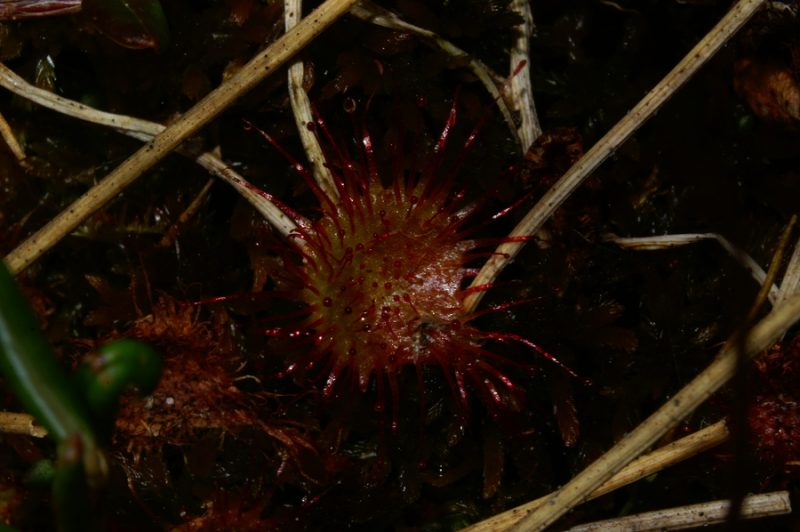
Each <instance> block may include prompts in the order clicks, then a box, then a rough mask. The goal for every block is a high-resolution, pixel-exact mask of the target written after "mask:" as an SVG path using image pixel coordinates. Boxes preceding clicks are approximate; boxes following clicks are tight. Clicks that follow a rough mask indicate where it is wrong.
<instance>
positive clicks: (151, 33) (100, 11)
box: [83, 0, 169, 49]
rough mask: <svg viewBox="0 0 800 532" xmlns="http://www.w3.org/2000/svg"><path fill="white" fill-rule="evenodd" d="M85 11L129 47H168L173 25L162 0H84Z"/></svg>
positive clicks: (102, 29)
mask: <svg viewBox="0 0 800 532" xmlns="http://www.w3.org/2000/svg"><path fill="white" fill-rule="evenodd" d="M83 9H84V12H86V14H87V15H88V16H89V18H90V20H91V23H92V24H93V25H94V27H95V28H96V29H97V30H98V31H100V32H101V33H102V34H103V35H105V36H106V37H108V38H109V39H111V40H112V41H114V42H115V43H117V44H119V45H120V46H124V47H125V48H133V49H144V48H155V49H161V48H164V47H165V46H166V45H167V44H168V43H169V29H168V28H167V20H166V18H165V17H164V11H163V10H162V9H161V4H160V3H159V1H158V0H84V2H83Z"/></svg>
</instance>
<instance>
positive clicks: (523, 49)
mask: <svg viewBox="0 0 800 532" xmlns="http://www.w3.org/2000/svg"><path fill="white" fill-rule="evenodd" d="M510 7H511V10H512V11H514V12H515V13H517V14H518V15H519V16H520V17H522V24H520V25H519V26H518V27H517V28H516V35H515V37H514V41H513V43H512V46H511V54H510V61H511V83H510V85H509V91H510V93H511V95H510V96H511V98H510V99H511V102H512V106H513V108H514V111H516V112H517V115H518V116H519V120H520V123H519V128H518V129H517V134H518V135H519V139H520V142H521V143H522V151H527V150H528V148H530V147H531V145H533V143H534V142H535V141H536V139H538V138H539V136H540V135H541V134H542V126H541V125H540V124H539V117H538V116H537V114H536V105H534V102H533V87H532V86H531V59H530V53H529V52H530V39H531V34H532V33H533V14H532V13H531V4H530V2H529V1H528V0H512V2H511V6H510ZM518 69H519V70H518Z"/></svg>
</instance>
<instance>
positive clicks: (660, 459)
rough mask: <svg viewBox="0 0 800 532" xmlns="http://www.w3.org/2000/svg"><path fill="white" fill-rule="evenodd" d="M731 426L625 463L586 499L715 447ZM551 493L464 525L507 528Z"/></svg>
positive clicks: (474, 529)
mask: <svg viewBox="0 0 800 532" xmlns="http://www.w3.org/2000/svg"><path fill="white" fill-rule="evenodd" d="M728 436H729V432H728V426H727V424H726V423H725V421H724V420H723V421H718V422H717V423H714V424H713V425H709V426H708V427H705V428H704V429H701V430H698V431H697V432H695V433H694V434H690V435H689V436H686V437H684V438H681V439H679V440H675V441H674V442H672V443H670V444H668V445H665V446H664V447H661V448H659V449H656V450H655V451H653V452H651V453H649V454H645V455H642V456H640V457H639V458H637V459H636V460H634V461H633V462H631V463H630V464H628V465H627V466H625V468H624V469H622V470H620V472H619V473H617V474H616V475H614V476H613V477H611V478H610V479H608V481H606V482H605V483H604V484H602V485H601V486H600V487H599V488H597V489H596V490H594V491H593V492H592V493H591V494H589V496H588V497H587V498H586V500H591V499H596V498H597V497H600V496H601V495H605V494H607V493H611V492H612V491H615V490H618V489H619V488H621V487H623V486H627V485H628V484H632V483H634V482H636V481H637V480H640V479H642V478H645V477H648V476H650V475H652V474H654V473H657V472H659V471H662V470H664V469H666V468H668V467H670V466H673V465H675V464H677V463H679V462H682V461H684V460H687V459H689V458H691V457H693V456H696V455H698V454H700V453H702V452H703V451H705V450H707V449H710V448H712V447H715V446H717V445H719V444H721V443H722V442H724V441H725V440H727V439H728ZM551 496H552V494H551V495H545V496H544V497H539V498H538V499H535V500H533V501H530V502H527V503H525V504H522V505H520V506H517V507H516V508H512V509H510V510H506V511H505V512H503V513H500V514H497V515H494V516H492V517H490V518H488V519H486V520H484V521H481V522H479V523H475V524H474V525H472V526H470V527H467V528H465V529H464V532H490V531H492V530H505V529H506V528H508V527H510V526H512V525H513V524H514V523H516V522H517V521H519V519H520V518H521V517H523V516H524V515H526V514H527V513H528V512H531V511H533V510H535V509H536V508H538V507H539V506H541V505H542V504H544V502H545V501H547V500H548V498H550V497H551Z"/></svg>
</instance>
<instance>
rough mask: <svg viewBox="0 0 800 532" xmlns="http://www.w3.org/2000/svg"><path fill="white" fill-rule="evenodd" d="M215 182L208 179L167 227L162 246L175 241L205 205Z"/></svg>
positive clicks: (160, 244)
mask: <svg viewBox="0 0 800 532" xmlns="http://www.w3.org/2000/svg"><path fill="white" fill-rule="evenodd" d="M213 184H214V179H209V180H208V181H206V184H205V185H203V188H201V189H200V192H198V193H197V194H196V195H195V197H194V199H192V202H191V203H189V206H188V207H186V208H185V209H184V210H183V212H182V213H181V214H180V216H178V219H177V220H175V222H174V223H173V224H172V225H171V226H170V227H169V229H167V231H166V232H165V233H164V236H163V237H161V240H159V242H158V245H159V246H160V247H162V248H168V247H170V246H171V245H172V243H173V242H175V238H177V236H178V233H179V232H180V230H181V228H182V227H183V226H185V225H186V223H187V222H188V221H189V220H191V219H192V217H193V216H194V215H195V214H196V213H197V211H199V210H200V207H202V206H203V201H205V199H206V196H208V191H209V190H211V186H212V185H213Z"/></svg>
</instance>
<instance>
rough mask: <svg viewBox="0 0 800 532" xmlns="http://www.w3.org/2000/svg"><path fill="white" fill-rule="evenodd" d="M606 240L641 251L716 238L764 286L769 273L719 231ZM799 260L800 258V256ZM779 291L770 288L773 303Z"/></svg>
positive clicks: (669, 247)
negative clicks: (718, 232)
mask: <svg viewBox="0 0 800 532" xmlns="http://www.w3.org/2000/svg"><path fill="white" fill-rule="evenodd" d="M604 240H606V241H608V242H612V243H614V244H616V245H618V246H619V247H622V248H626V249H635V250H639V251H653V250H662V249H671V248H676V247H680V246H686V245H689V244H695V243H697V242H702V241H704V240H714V241H715V242H717V243H718V244H719V245H720V246H722V248H723V249H724V250H725V251H726V252H727V253H728V255H730V256H731V257H732V258H733V259H734V260H735V261H737V262H738V263H739V264H740V265H741V266H742V267H743V268H744V269H745V270H746V271H747V272H748V273H749V274H750V276H751V277H752V278H753V279H755V280H756V282H757V283H758V284H759V285H762V286H763V285H764V281H765V280H766V278H767V273H766V272H765V271H764V269H763V268H761V266H759V264H758V263H757V262H756V261H755V260H753V258H752V257H751V256H750V255H748V254H747V253H745V252H744V251H742V250H741V249H739V248H737V247H736V246H734V245H733V244H732V243H731V242H730V241H729V240H728V239H726V238H725V237H724V236H722V235H720V234H717V233H682V234H674V235H659V236H643V237H619V236H617V235H614V234H608V235H606V236H605V237H604ZM798 260H800V258H799V259H798ZM778 293H779V289H778V287H777V286H775V285H772V286H771V287H770V290H769V301H770V303H772V304H773V305H775V304H776V303H777V302H778V300H779V297H778Z"/></svg>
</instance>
